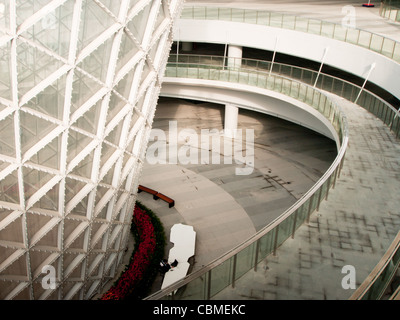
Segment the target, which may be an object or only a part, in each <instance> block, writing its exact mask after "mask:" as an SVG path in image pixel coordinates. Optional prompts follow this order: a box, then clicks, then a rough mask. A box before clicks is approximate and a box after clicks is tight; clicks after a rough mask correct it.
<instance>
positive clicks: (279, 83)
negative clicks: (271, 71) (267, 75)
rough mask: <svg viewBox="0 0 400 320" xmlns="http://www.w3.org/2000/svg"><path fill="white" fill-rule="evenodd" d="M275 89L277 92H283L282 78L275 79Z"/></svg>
mask: <svg viewBox="0 0 400 320" xmlns="http://www.w3.org/2000/svg"><path fill="white" fill-rule="evenodd" d="M274 78H275V81H274V88H273V90H274V91H276V92H282V86H283V79H282V78H280V77H274Z"/></svg>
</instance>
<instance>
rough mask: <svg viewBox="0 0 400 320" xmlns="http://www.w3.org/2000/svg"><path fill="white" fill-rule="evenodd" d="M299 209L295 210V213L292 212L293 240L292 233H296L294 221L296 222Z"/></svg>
mask: <svg viewBox="0 0 400 320" xmlns="http://www.w3.org/2000/svg"><path fill="white" fill-rule="evenodd" d="M298 210H299V209H297V210H296V211H295V212H294V219H293V227H292V239H294V233H295V231H296V221H297V211H298Z"/></svg>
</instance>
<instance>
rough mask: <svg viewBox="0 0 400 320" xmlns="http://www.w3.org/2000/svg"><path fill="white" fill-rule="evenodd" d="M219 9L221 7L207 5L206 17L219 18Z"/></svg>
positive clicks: (210, 18) (209, 18)
mask: <svg viewBox="0 0 400 320" xmlns="http://www.w3.org/2000/svg"><path fill="white" fill-rule="evenodd" d="M218 10H219V8H213V7H206V19H207V20H218V19H219V16H218Z"/></svg>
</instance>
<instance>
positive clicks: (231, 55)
mask: <svg viewBox="0 0 400 320" xmlns="http://www.w3.org/2000/svg"><path fill="white" fill-rule="evenodd" d="M242 55H243V48H242V47H241V46H235V45H231V44H230V45H229V46H228V67H229V68H240V66H241V65H242Z"/></svg>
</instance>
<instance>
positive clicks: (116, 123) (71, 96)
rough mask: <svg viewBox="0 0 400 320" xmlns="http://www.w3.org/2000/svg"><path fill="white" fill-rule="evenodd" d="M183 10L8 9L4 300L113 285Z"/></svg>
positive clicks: (55, 0)
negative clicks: (48, 275)
mask: <svg viewBox="0 0 400 320" xmlns="http://www.w3.org/2000/svg"><path fill="white" fill-rule="evenodd" d="M182 2H183V1H182V0H169V1H168V0H112V1H111V0H47V1H37V0H29V1H27V0H25V1H21V0H17V1H9V0H0V299H89V298H90V297H92V296H93V295H94V294H96V293H98V292H99V291H100V290H101V289H102V287H103V286H104V284H105V283H106V282H107V281H108V280H109V279H111V278H113V277H114V275H115V273H116V270H117V268H118V266H119V265H120V264H121V262H122V257H123V255H124V250H125V248H126V245H127V236H128V235H129V229H130V223H131V219H132V212H133V207H134V202H135V197H136V191H137V185H138V178H139V174H140V171H141V166H142V162H143V158H144V151H145V147H146V145H147V139H148V134H149V131H150V126H151V123H152V118H153V115H154V110H155V105H156V102H157V97H158V93H159V90H160V83H161V78H162V76H163V73H164V69H165V64H166V60H167V56H168V53H169V49H170V45H171V41H172V36H171V34H170V33H171V29H172V24H173V21H174V20H175V19H176V17H177V15H178V14H179V13H180V10H181V6H182ZM47 265H50V266H51V267H54V270H55V276H56V280H57V281H56V288H55V289H46V288H44V287H43V285H42V281H41V280H42V279H43V277H44V275H45V274H44V273H42V268H43V267H44V266H47Z"/></svg>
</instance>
